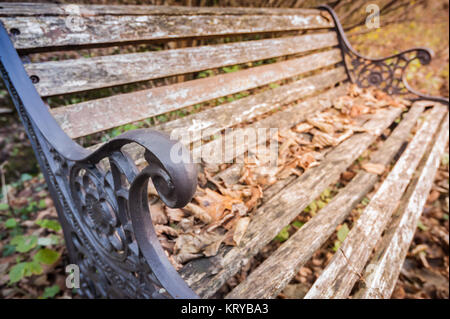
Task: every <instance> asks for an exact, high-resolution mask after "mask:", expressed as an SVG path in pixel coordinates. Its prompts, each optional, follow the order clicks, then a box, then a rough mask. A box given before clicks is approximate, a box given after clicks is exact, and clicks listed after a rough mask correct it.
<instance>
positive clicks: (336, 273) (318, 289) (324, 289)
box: [305, 105, 446, 299]
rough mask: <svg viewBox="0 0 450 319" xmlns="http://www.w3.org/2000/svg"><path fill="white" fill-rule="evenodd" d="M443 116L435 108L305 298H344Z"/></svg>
mask: <svg viewBox="0 0 450 319" xmlns="http://www.w3.org/2000/svg"><path fill="white" fill-rule="evenodd" d="M445 113H446V108H444V107H443V106H442V105H436V106H435V107H434V108H433V110H432V112H431V113H429V114H428V116H427V119H426V120H425V121H424V122H423V124H422V126H421V127H420V129H419V130H418V132H417V133H416V135H415V136H414V138H413V140H412V141H411V143H410V144H409V145H408V147H407V148H406V150H405V151H404V153H403V154H402V156H401V157H400V159H399V160H398V161H397V163H396V164H395V166H394V168H393V169H392V171H391V172H390V173H389V175H388V176H387V178H386V179H385V180H384V182H383V184H382V185H381V186H380V188H379V189H378V191H377V192H376V193H375V195H374V196H373V198H372V199H371V201H370V203H369V205H368V206H367V207H366V209H365V210H364V212H363V213H362V214H361V216H360V217H359V219H358V220H357V221H356V223H355V225H354V226H353V227H352V229H351V231H350V232H349V234H348V235H347V238H346V239H345V241H344V242H343V244H342V246H341V247H340V248H339V250H338V251H337V252H336V254H335V255H334V256H333V258H332V259H331V261H330V263H329V264H328V266H327V267H326V268H325V270H324V271H323V272H322V274H321V275H320V277H319V278H318V279H317V280H316V282H315V283H314V284H313V286H312V288H311V289H310V290H309V291H308V293H307V294H306V296H305V298H307V299H311V298H321V299H322V298H346V297H348V295H349V294H350V292H351V290H352V288H353V286H354V284H355V283H356V281H357V280H358V279H359V278H360V274H361V271H362V269H363V267H364V265H365V264H366V262H367V260H368V259H369V257H370V254H371V252H372V249H373V248H374V247H375V245H376V243H377V241H378V239H379V238H380V236H381V234H382V232H383V230H384V228H385V227H386V225H387V223H388V222H389V220H390V217H391V215H392V213H393V211H394V209H395V208H396V207H397V205H398V201H399V200H400V198H401V196H402V195H403V192H404V191H405V189H406V187H407V185H408V183H409V182H410V179H411V177H412V175H413V174H414V172H415V169H416V167H417V165H418V164H419V162H420V160H421V158H422V156H423V155H424V152H425V150H426V148H427V146H428V144H429V143H430V142H431V141H432V138H433V135H434V133H435V132H436V129H437V128H438V126H439V123H440V122H441V120H442V117H443V116H444V114H445Z"/></svg>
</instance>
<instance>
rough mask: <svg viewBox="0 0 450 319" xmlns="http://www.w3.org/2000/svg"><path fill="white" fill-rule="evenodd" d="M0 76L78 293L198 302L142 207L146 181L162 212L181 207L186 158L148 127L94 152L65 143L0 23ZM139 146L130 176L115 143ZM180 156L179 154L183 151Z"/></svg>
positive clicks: (193, 178) (188, 171)
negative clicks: (140, 164)
mask: <svg viewBox="0 0 450 319" xmlns="http://www.w3.org/2000/svg"><path fill="white" fill-rule="evenodd" d="M0 71H1V76H2V78H3V80H4V82H5V84H6V86H7V88H8V90H9V92H10V95H11V97H12V100H13V102H14V104H15V106H16V108H17V111H18V113H19V116H20V118H21V120H22V122H23V124H24V126H25V129H26V131H27V134H28V136H29V138H30V140H31V144H32V146H33V149H34V151H35V153H36V156H37V159H38V162H39V165H40V167H41V170H42V172H43V174H44V177H45V179H46V181H47V184H48V187H49V190H50V193H51V195H52V198H53V200H54V203H55V206H56V208H57V210H58V216H59V220H60V222H61V224H62V226H63V230H64V236H65V241H66V245H67V247H68V251H69V255H70V259H71V262H72V263H74V264H76V265H78V266H79V268H80V283H81V287H80V289H78V291H79V293H80V294H81V295H82V296H85V297H90V298H99V297H120V298H124V297H134V298H198V296H197V295H196V294H195V293H194V292H193V291H192V290H191V289H190V288H189V286H188V285H187V284H186V283H185V282H184V280H183V279H182V278H181V277H180V275H179V274H178V273H177V271H176V270H175V269H174V267H173V266H172V265H171V264H170V262H169V260H168V258H167V256H166V254H165V253H164V250H163V249H162V247H161V245H160V243H159V240H158V238H157V236H156V233H155V230H154V227H153V224H152V221H151V218H150V212H149V207H148V197H147V196H148V195H147V184H148V180H149V179H150V178H151V179H152V181H153V184H154V186H155V188H156V189H157V191H158V193H159V195H160V197H161V199H162V200H163V201H164V202H165V203H166V204H167V205H168V206H169V207H182V206H184V205H185V204H187V203H188V202H189V201H190V200H191V198H192V196H193V195H194V193H195V190H196V188H197V169H196V166H195V164H194V163H193V161H192V159H190V160H189V161H179V162H178V163H177V162H175V161H173V160H172V159H171V156H170V155H171V154H170V153H171V149H172V147H173V146H174V145H175V144H176V143H177V142H176V141H174V140H171V139H170V138H169V137H168V136H167V135H165V134H162V133H160V132H156V131H153V130H135V131H130V132H127V133H124V134H122V135H121V136H119V137H117V138H115V139H113V140H111V141H109V142H108V143H106V144H104V145H103V146H102V147H100V148H99V149H97V150H95V151H89V150H86V149H84V148H83V147H81V146H80V145H78V144H77V143H76V142H74V141H73V140H72V139H71V138H69V137H68V136H67V135H66V134H65V133H64V131H63V130H62V129H61V128H60V126H59V125H58V124H57V123H56V121H55V120H54V118H53V117H52V115H51V114H50V112H49V110H48V108H47V106H46V105H45V104H44V102H43V101H42V99H41V98H40V96H39V94H38V93H37V91H36V89H35V88H34V86H33V84H32V82H31V80H30V79H29V77H28V75H27V73H26V71H25V69H24V68H23V65H22V62H21V60H20V58H19V56H18V54H17V52H16V50H15V49H14V47H13V44H12V42H11V41H10V39H9V36H8V34H7V32H6V30H5V29H4V27H3V26H2V25H1V24H0ZM128 143H137V144H139V145H141V146H142V147H144V148H145V156H144V157H145V159H146V161H147V163H148V166H147V167H146V168H144V169H143V170H142V171H141V172H139V171H138V169H137V167H136V166H135V164H134V162H133V161H132V160H131V159H130V157H129V156H128V155H127V154H126V153H125V152H124V151H122V146H124V145H125V144H128ZM186 152H187V151H186Z"/></svg>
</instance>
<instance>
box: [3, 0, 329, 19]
mask: <svg viewBox="0 0 450 319" xmlns="http://www.w3.org/2000/svg"><path fill="white" fill-rule="evenodd" d="M73 6H74V5H73V4H72V5H71V4H57V3H29V2H22V3H20V2H3V3H2V4H1V6H0V16H41V15H70V13H71V12H73ZM76 7H77V8H78V10H79V12H80V13H81V14H91V15H105V14H108V15H149V14H151V15H196V14H197V15H198V14H202V15H244V14H258V15H284V14H300V15H318V14H324V15H326V16H327V17H329V15H328V14H327V13H325V12H320V11H319V10H317V9H296V8H234V7H224V8H220V7H188V6H159V5H84V4H77V5H76ZM329 19H331V17H329Z"/></svg>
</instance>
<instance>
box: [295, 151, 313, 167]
mask: <svg viewBox="0 0 450 319" xmlns="http://www.w3.org/2000/svg"><path fill="white" fill-rule="evenodd" d="M315 161H316V158H315V157H314V155H313V154H312V153H305V154H302V155H300V156H298V157H297V164H298V166H300V167H301V168H303V169H305V170H306V169H307V168H308V167H310V166H311V164H312V163H314V162H315Z"/></svg>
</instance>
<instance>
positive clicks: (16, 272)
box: [9, 261, 43, 284]
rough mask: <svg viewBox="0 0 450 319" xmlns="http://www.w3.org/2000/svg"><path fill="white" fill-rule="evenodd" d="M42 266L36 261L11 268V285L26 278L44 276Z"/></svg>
mask: <svg viewBox="0 0 450 319" xmlns="http://www.w3.org/2000/svg"><path fill="white" fill-rule="evenodd" d="M42 272H43V269H42V266H41V265H40V264H39V263H38V262H36V261H29V262H21V263H18V264H17V265H14V266H13V267H11V269H10V271H9V284H13V283H15V282H18V281H20V280H21V279H22V278H24V277H29V276H32V275H40V274H42Z"/></svg>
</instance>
